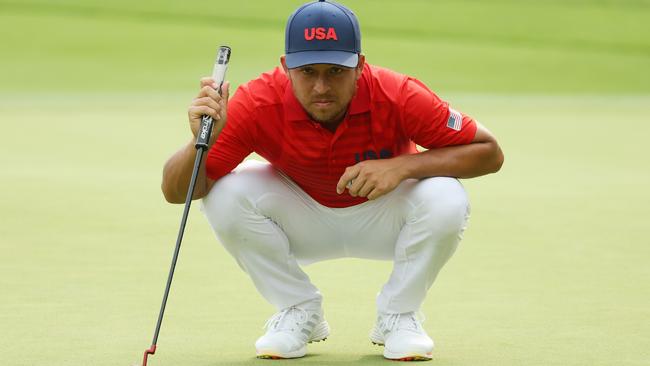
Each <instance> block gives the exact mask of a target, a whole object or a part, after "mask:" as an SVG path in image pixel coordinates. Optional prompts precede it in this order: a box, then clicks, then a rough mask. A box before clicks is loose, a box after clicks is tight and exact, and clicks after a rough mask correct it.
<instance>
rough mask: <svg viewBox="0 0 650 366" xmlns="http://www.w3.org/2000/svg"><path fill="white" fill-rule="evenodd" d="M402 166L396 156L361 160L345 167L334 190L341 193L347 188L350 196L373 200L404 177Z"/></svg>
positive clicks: (396, 184)
mask: <svg viewBox="0 0 650 366" xmlns="http://www.w3.org/2000/svg"><path fill="white" fill-rule="evenodd" d="M403 168H404V165H403V162H401V161H400V159H398V158H392V159H381V160H366V161H362V162H360V163H357V164H355V165H353V166H349V167H347V168H346V169H345V172H344V173H343V175H342V176H341V178H340V179H339V182H338V184H337V185H336V192H337V193H338V194H341V193H343V192H344V191H345V189H346V188H347V189H348V193H349V194H350V196H352V197H367V198H368V199H369V200H374V199H375V198H378V197H380V196H382V195H384V194H386V193H388V192H390V191H392V190H393V189H395V187H397V186H398V185H399V184H400V183H401V182H402V181H403V180H404V179H405V178H406V176H405V174H404V169H403Z"/></svg>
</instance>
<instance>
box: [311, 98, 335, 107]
mask: <svg viewBox="0 0 650 366" xmlns="http://www.w3.org/2000/svg"><path fill="white" fill-rule="evenodd" d="M312 103H313V104H314V105H315V106H316V107H319V108H326V107H329V106H331V105H332V104H334V101H333V100H331V99H316V100H314V101H313V102H312Z"/></svg>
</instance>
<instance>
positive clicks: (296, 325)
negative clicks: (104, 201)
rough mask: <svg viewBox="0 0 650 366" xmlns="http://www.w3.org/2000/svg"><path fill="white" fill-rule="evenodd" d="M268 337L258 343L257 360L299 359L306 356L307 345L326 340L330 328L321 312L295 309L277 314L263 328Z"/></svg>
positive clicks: (294, 307) (287, 309)
mask: <svg viewBox="0 0 650 366" xmlns="http://www.w3.org/2000/svg"><path fill="white" fill-rule="evenodd" d="M264 327H265V328H266V334H264V335H263V336H261V337H260V338H259V339H258V340H257V342H255V349H256V351H257V357H258V358H271V359H280V358H297V357H302V356H304V355H305V354H306V353H307V343H311V342H320V341H324V340H325V339H327V337H328V336H329V334H330V328H329V325H328V324H327V321H325V319H324V318H323V312H322V310H320V309H318V310H311V309H303V308H301V307H298V306H292V307H289V308H286V309H283V310H282V311H280V312H279V313H276V314H275V315H273V316H272V317H271V319H269V320H268V321H267V322H266V325H265V326H264Z"/></svg>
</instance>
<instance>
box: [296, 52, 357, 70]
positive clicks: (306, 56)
mask: <svg viewBox="0 0 650 366" xmlns="http://www.w3.org/2000/svg"><path fill="white" fill-rule="evenodd" d="M285 61H286V63H287V67H288V68H290V69H294V68H296V67H301V66H305V65H313V64H331V65H340V66H343V67H357V64H358V63H359V55H358V54H356V53H352V52H346V51H302V52H293V53H289V54H287V55H286V56H285Z"/></svg>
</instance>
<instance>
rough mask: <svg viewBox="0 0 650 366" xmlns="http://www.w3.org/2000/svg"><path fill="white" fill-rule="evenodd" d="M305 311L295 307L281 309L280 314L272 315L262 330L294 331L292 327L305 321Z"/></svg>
mask: <svg viewBox="0 0 650 366" xmlns="http://www.w3.org/2000/svg"><path fill="white" fill-rule="evenodd" d="M307 315H308V314H307V311H306V310H305V309H301V308H298V307H295V306H291V307H288V308H286V309H282V310H281V311H280V312H278V313H276V314H274V315H273V316H272V317H271V318H270V319H269V320H267V321H266V324H264V328H263V329H268V330H275V331H281V330H292V331H293V330H294V329H295V328H294V325H295V326H298V325H300V324H302V323H305V322H306V321H307Z"/></svg>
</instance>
